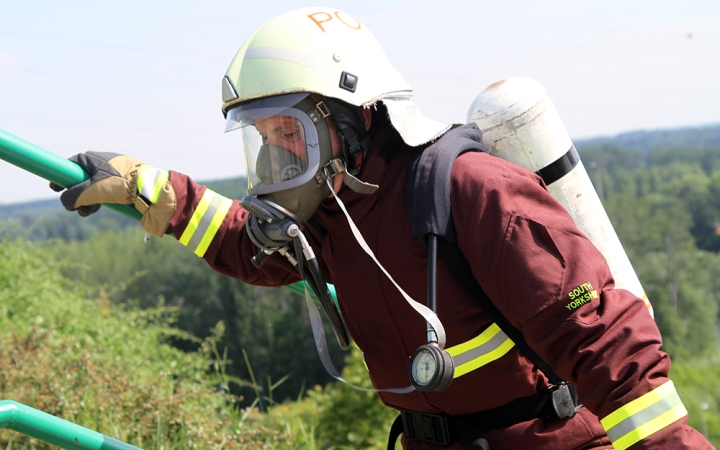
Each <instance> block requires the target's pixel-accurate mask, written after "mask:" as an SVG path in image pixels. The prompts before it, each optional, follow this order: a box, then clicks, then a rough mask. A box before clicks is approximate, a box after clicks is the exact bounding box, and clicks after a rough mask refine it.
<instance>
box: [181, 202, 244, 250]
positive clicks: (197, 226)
mask: <svg viewBox="0 0 720 450" xmlns="http://www.w3.org/2000/svg"><path fill="white" fill-rule="evenodd" d="M231 206H232V200H230V199H229V198H226V197H223V196H222V195H219V194H217V193H216V192H214V191H211V190H210V189H206V190H205V193H204V194H203V196H202V198H201V199H200V203H198V205H197V207H196V208H195V212H194V213H193V215H192V217H191V218H190V222H188V225H187V227H185V231H184V232H183V234H182V236H180V243H181V244H183V245H185V246H187V247H188V248H189V249H191V250H192V251H193V252H194V253H195V254H196V255H198V256H200V257H202V256H204V255H205V252H206V251H207V249H208V247H210V243H211V242H212V240H213V238H214V237H215V234H216V233H217V231H218V230H219V229H220V225H222V223H223V220H225V216H227V213H228V211H230V207H231Z"/></svg>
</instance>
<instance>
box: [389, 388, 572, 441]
mask: <svg viewBox="0 0 720 450" xmlns="http://www.w3.org/2000/svg"><path fill="white" fill-rule="evenodd" d="M581 406H582V405H581V404H580V403H579V401H578V397H577V389H576V388H575V386H573V385H571V384H567V383H564V384H560V385H556V386H551V387H550V388H548V389H545V390H543V391H541V392H538V393H537V394H534V395H530V396H528V397H522V398H519V399H517V400H514V401H512V402H510V403H508V404H507V405H502V406H498V407H497V408H493V409H489V410H487V411H480V412H476V413H471V414H464V415H460V416H449V415H446V414H428V413H423V412H418V411H410V410H406V409H403V410H401V411H400V415H399V416H398V417H397V418H396V419H395V421H394V422H393V424H392V427H391V428H390V436H389V438H388V450H392V449H394V448H395V442H396V441H397V438H398V437H399V436H400V433H403V434H404V435H405V438H406V439H411V440H417V441H423V442H429V443H433V444H438V445H448V444H450V443H452V442H458V443H460V444H463V445H466V446H468V447H470V448H473V449H478V450H488V449H489V446H488V443H487V437H486V436H485V431H486V430H495V429H498V428H506V427H509V426H511V425H515V424H518V423H522V422H526V421H528V420H532V419H564V418H568V417H572V416H574V415H575V413H576V412H577V411H578V410H579V409H580V407H581Z"/></svg>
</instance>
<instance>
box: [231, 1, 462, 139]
mask: <svg viewBox="0 0 720 450" xmlns="http://www.w3.org/2000/svg"><path fill="white" fill-rule="evenodd" d="M295 92H309V93H316V94H319V95H322V96H324V97H331V98H335V99H339V100H342V101H344V102H346V103H349V104H350V105H354V106H364V107H368V106H370V105H372V104H374V103H376V102H378V101H382V102H383V103H384V104H385V105H386V106H387V108H388V115H389V118H390V121H391V122H392V124H393V126H394V127H395V128H396V129H397V130H398V132H399V133H400V135H401V136H402V138H403V140H404V141H405V142H406V143H407V144H408V145H411V146H417V145H421V144H424V143H426V142H429V141H431V140H433V139H436V138H437V137H439V136H441V135H442V134H443V133H444V132H445V131H446V130H447V128H448V127H446V126H444V125H442V124H440V123H438V122H435V121H432V120H430V119H428V118H427V117H425V116H424V115H422V113H420V111H419V110H418V109H417V107H416V106H415V104H414V103H413V102H412V101H411V100H410V98H411V97H412V88H411V87H410V85H409V84H408V83H407V81H405V79H403V77H402V76H401V75H400V74H399V73H398V72H397V70H395V68H394V67H392V65H391V64H390V62H389V61H388V59H387V56H386V55H385V52H384V51H383V49H382V47H381V46H380V44H379V43H378V42H377V40H376V39H375V37H374V36H373V35H372V34H371V33H370V31H368V29H367V28H366V27H365V26H364V25H362V24H361V23H360V22H359V21H358V20H357V19H355V18H354V17H352V16H350V15H349V14H347V13H344V12H342V11H338V10H336V9H333V8H304V9H298V10H295V11H291V12H288V13H285V14H283V15H281V16H279V17H276V18H274V19H272V20H270V21H269V22H267V23H266V24H264V25H263V26H261V27H260V28H259V29H257V30H256V31H255V32H254V33H253V34H252V35H251V36H250V37H249V38H248V39H247V40H246V41H245V43H244V44H243V45H242V47H240V50H238V52H237V54H236V55H235V58H234V59H233V61H232V63H231V64H230V67H229V68H228V70H227V72H226V74H225V77H224V78H223V81H222V99H223V112H224V113H227V111H228V110H230V109H231V108H233V107H234V106H235V105H238V104H240V103H244V102H247V101H249V100H255V99H258V98H264V97H270V96H275V95H282V94H289V93H295Z"/></svg>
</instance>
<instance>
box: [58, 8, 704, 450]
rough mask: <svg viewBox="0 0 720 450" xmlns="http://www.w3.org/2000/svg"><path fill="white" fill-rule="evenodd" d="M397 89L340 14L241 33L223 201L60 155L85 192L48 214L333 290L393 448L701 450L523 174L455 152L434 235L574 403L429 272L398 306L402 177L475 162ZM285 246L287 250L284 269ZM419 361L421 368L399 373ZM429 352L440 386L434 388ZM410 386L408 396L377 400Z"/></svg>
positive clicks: (603, 269)
mask: <svg viewBox="0 0 720 450" xmlns="http://www.w3.org/2000/svg"><path fill="white" fill-rule="evenodd" d="M411 92H412V91H411V88H410V86H409V85H408V84H407V82H406V81H405V80H404V79H403V78H402V77H401V76H400V74H399V73H398V72H397V71H396V70H395V69H394V68H393V67H392V66H391V65H390V63H389V62H388V60H387V58H386V56H385V54H384V52H383V50H382V48H381V47H380V45H379V44H378V42H377V41H376V40H375V38H374V37H373V36H372V35H371V34H370V32H369V31H368V30H367V28H365V26H364V25H362V24H361V23H360V22H359V21H358V20H356V19H355V18H353V17H352V16H351V15H349V14H347V13H344V12H341V11H337V10H335V9H330V8H309V9H301V10H296V11H292V12H289V13H286V14H284V15H281V16H279V17H277V18H275V19H273V20H271V21H269V22H268V23H266V24H265V25H263V26H262V27H260V28H259V29H258V30H257V31H255V32H254V33H253V34H252V35H251V36H250V37H249V38H248V39H247V40H246V41H245V43H244V44H243V45H242V47H241V48H240V50H239V51H238V53H237V54H236V56H235V58H234V59H233V61H232V63H231V65H230V67H229V69H228V71H227V73H226V75H225V77H223V79H222V96H223V108H222V109H223V113H224V114H225V116H226V119H227V130H228V131H233V132H234V133H235V134H238V135H240V134H242V136H243V142H244V157H245V160H246V161H245V162H246V167H247V176H248V184H249V189H248V196H247V197H245V198H244V199H243V200H242V201H241V202H240V201H237V200H230V199H227V198H224V197H222V196H221V195H219V194H217V193H215V192H212V191H211V190H209V189H207V188H206V187H204V186H202V185H199V184H197V183H195V182H194V181H193V180H192V179H190V178H189V177H188V176H187V175H184V174H181V173H178V172H174V171H165V170H159V169H156V168H153V167H149V166H148V165H146V164H144V163H142V162H141V161H138V160H135V159H133V158H130V157H128V156H123V155H115V154H108V153H92V152H89V153H84V154H80V155H76V156H75V157H73V158H72V159H73V160H74V161H75V162H77V163H78V164H80V165H81V166H83V167H84V168H85V169H86V170H87V171H88V173H89V174H90V175H91V178H90V179H89V180H87V181H86V182H84V183H83V184H80V185H78V186H75V187H72V188H70V189H68V190H66V191H65V192H63V193H62V195H61V201H62V203H63V205H64V206H65V207H66V208H67V209H69V210H78V212H80V213H81V214H82V215H88V214H91V213H92V212H94V211H95V210H97V207H98V206H97V205H98V204H99V203H103V202H109V203H125V204H133V205H135V207H136V208H137V209H138V210H139V211H140V212H142V213H143V220H142V223H141V225H142V227H143V228H144V229H145V230H146V231H147V232H148V233H150V234H153V235H156V236H162V235H165V234H171V235H173V236H175V237H176V238H177V239H178V240H179V241H180V242H181V243H182V244H183V245H185V246H187V247H188V248H189V249H190V250H191V251H193V252H194V253H196V254H197V255H198V256H200V257H202V258H204V259H205V260H206V261H207V263H208V264H209V265H210V266H211V267H213V268H214V269H215V270H217V271H219V272H222V273H223V274H226V275H228V276H232V277H235V278H238V279H240V280H243V281H244V282H247V283H251V284H254V285H261V286H283V285H287V284H290V283H293V282H297V281H299V280H301V279H302V275H301V273H300V271H299V270H298V267H296V264H297V265H298V266H300V268H301V269H302V268H303V267H304V264H303V261H302V259H303V258H310V259H312V260H313V261H316V262H317V265H318V268H319V272H320V273H319V274H318V277H316V278H315V279H314V280H315V283H314V284H315V288H316V289H318V290H319V291H322V286H321V284H322V282H323V281H328V282H331V283H333V284H334V285H335V287H336V289H337V295H338V302H339V307H340V310H341V313H342V318H343V320H344V324H345V326H346V328H347V332H349V335H350V336H351V337H352V339H353V340H354V342H355V343H356V344H357V345H358V347H359V348H360V349H361V350H362V352H363V354H364V357H365V361H366V363H367V367H368V370H369V376H370V378H371V379H372V382H373V385H374V386H375V387H376V389H377V390H378V391H379V395H380V398H381V399H382V401H383V402H384V403H385V404H386V405H388V406H390V407H393V408H396V409H398V410H404V411H405V413H404V414H405V420H403V421H402V422H398V423H400V424H401V425H402V428H403V435H404V436H403V438H402V442H403V446H404V448H407V449H434V448H452V449H462V448H468V447H472V448H487V446H488V445H489V447H490V448H492V449H493V450H499V449H518V448H533V449H576V448H616V449H625V448H632V449H650V448H652V449H657V448H667V449H670V448H672V449H680V448H688V449H710V448H712V446H711V445H710V444H709V443H708V442H707V441H706V440H705V439H704V438H703V436H702V435H701V434H699V433H698V432H697V431H695V430H694V429H692V428H690V427H689V426H688V425H687V411H686V410H685V408H684V406H683V404H682V402H681V400H680V398H679V397H678V395H677V392H676V391H675V388H674V386H673V384H672V381H670V380H669V378H668V371H669V369H670V360H669V357H668V356H667V355H666V354H665V353H663V352H662V351H661V350H660V346H661V337H660V333H659V331H658V328H657V326H656V325H655V323H654V321H653V320H652V318H651V317H650V315H649V314H648V312H647V309H646V307H645V305H644V303H643V301H642V300H641V299H639V298H637V297H635V296H634V295H632V294H631V293H630V292H628V291H625V290H621V289H614V283H613V279H612V276H611V273H610V271H609V269H608V266H607V264H606V262H605V260H604V258H603V257H602V255H601V254H600V253H599V252H598V251H597V250H596V248H595V247H594V246H593V245H592V244H591V243H590V241H589V240H588V239H587V238H586V237H585V236H584V235H583V234H582V233H581V232H579V231H578V230H577V228H576V226H575V224H574V222H573V220H572V218H571V217H570V216H569V215H568V213H567V212H566V211H565V210H564V209H563V208H562V206H561V205H560V204H559V203H558V202H557V201H555V200H554V199H553V197H552V196H551V195H550V194H549V193H548V191H547V189H546V186H545V184H544V183H543V181H542V180H541V179H540V178H539V177H538V176H537V175H536V174H534V173H532V172H530V171H528V170H525V169H523V168H521V167H519V166H516V165H514V164H512V163H509V162H507V161H504V160H502V159H499V158H496V157H493V156H491V155H490V154H488V153H487V152H483V151H471V152H467V153H463V154H461V155H459V156H458V157H457V159H456V160H455V161H454V164H453V165H452V166H451V172H449V174H448V181H449V186H450V205H452V208H451V219H452V226H453V230H454V234H455V239H456V242H457V247H458V248H459V249H460V250H461V252H462V255H463V256H464V258H465V259H466V260H467V261H468V263H469V265H470V268H471V271H472V275H473V277H474V279H475V280H476V281H477V282H478V283H479V284H480V285H481V286H482V288H483V290H484V291H485V292H486V293H487V296H488V297H489V298H490V299H491V301H492V303H493V304H494V305H495V306H496V307H497V309H498V310H499V311H500V312H501V314H502V315H503V316H504V317H505V318H506V319H507V321H508V322H509V323H510V324H511V325H512V326H513V327H514V328H515V329H517V330H519V331H520V332H521V333H522V335H523V336H524V339H525V340H526V342H527V344H528V346H529V347H530V348H531V349H532V350H533V351H534V352H536V353H537V355H539V356H540V357H541V358H542V360H544V361H546V362H547V363H548V364H549V366H551V367H552V370H553V371H554V372H555V373H556V374H557V375H558V376H559V377H562V379H563V380H566V381H567V382H568V383H570V384H571V386H572V389H570V391H572V392H573V394H574V393H575V391H576V393H577V397H576V396H575V395H572V396H571V397H572V399H571V400H570V403H569V404H567V402H566V404H564V406H563V401H564V400H563V398H562V397H559V398H560V401H559V402H556V401H555V400H556V399H557V397H556V396H555V394H553V393H554V392H558V384H557V383H554V382H553V381H551V380H550V379H549V377H548V376H547V375H546V374H545V373H544V372H543V371H542V370H540V369H539V368H538V367H537V365H535V364H533V362H531V359H530V358H529V357H528V355H526V354H525V353H524V352H523V351H522V350H521V349H520V348H519V345H516V344H517V343H516V342H515V341H513V340H512V339H510V338H508V336H507V335H506V334H505V333H504V329H503V328H502V327H498V326H497V324H496V321H495V320H493V318H491V316H490V315H489V314H488V313H487V312H486V311H485V310H484V309H483V308H482V307H481V306H480V305H479V303H478V301H477V299H476V298H473V296H471V295H470V294H469V293H468V292H467V291H466V290H465V289H464V288H463V286H462V284H461V283H460V281H459V280H458V277H457V276H455V275H454V274H453V273H451V272H450V270H449V269H448V267H447V266H446V265H445V264H444V263H443V262H442V261H439V262H438V263H437V266H436V270H437V277H436V281H437V289H438V295H437V307H436V310H437V311H436V312H437V314H436V315H435V314H434V312H432V311H430V312H429V313H428V311H427V310H426V309H422V308H417V307H416V305H415V304H414V303H412V300H410V299H423V298H425V297H426V295H427V283H426V279H427V272H428V253H427V251H426V249H425V248H424V243H423V242H422V241H421V240H420V239H418V238H417V237H414V236H413V235H412V231H411V230H412V222H411V212H410V210H409V206H408V199H407V189H408V188H407V183H408V181H407V179H408V174H409V171H410V170H411V169H410V167H411V163H412V162H413V160H414V158H415V157H416V156H417V155H418V153H419V152H422V151H423V150H424V149H427V148H429V147H431V146H433V145H444V146H446V147H447V146H450V147H454V146H468V147H474V148H477V149H480V150H482V137H481V135H480V132H479V131H478V129H477V128H476V127H473V126H469V125H468V126H463V127H456V128H452V127H450V126H446V125H443V124H440V123H437V122H435V121H432V120H430V119H428V118H427V117H425V116H424V115H423V114H422V113H420V111H419V110H418V108H417V107H416V106H415V105H414V103H413V102H412V100H411ZM235 130H238V131H235ZM345 211H346V212H345ZM346 213H347V214H346ZM300 236H302V240H303V241H304V242H305V243H306V247H305V248H304V250H305V251H296V252H295V253H294V258H293V257H290V258H288V257H287V256H288V255H289V254H290V253H292V250H293V249H292V247H291V246H290V245H289V244H290V243H291V242H294V241H296V240H297V239H298V238H299V237H300ZM371 255H372V256H371ZM373 258H376V260H375V259H373ZM298 259H300V261H299V262H298ZM379 266H382V269H380V268H379ZM306 278H307V274H306ZM391 278H392V279H393V280H394V281H392V280H391ZM395 283H396V284H395ZM396 285H397V286H398V287H400V288H402V289H404V291H405V292H406V294H407V298H406V297H405V295H404V293H403V292H401V291H400V290H399V289H398V287H396ZM421 310H422V311H421ZM419 311H421V312H422V314H418V312H419ZM427 321H430V322H431V327H430V330H429V331H430V332H428V328H427V326H426V322H427ZM429 337H430V339H429ZM433 339H434V340H433ZM428 345H429V346H430V347H432V348H435V349H438V353H437V354H433V355H429V354H422V356H418V355H414V356H415V357H416V359H415V360H414V361H415V362H414V363H413V364H410V367H409V364H408V361H409V358H410V357H411V356H413V354H414V353H415V352H416V349H419V348H421V347H423V346H428ZM430 353H431V352H430ZM428 355H429V356H428ZM437 355H441V356H437ZM445 355H449V358H450V360H449V364H450V365H451V366H452V370H449V371H445V372H444V373H440V374H439V375H438V373H439V372H438V371H437V369H438V367H436V366H433V364H441V363H442V358H445V357H446V356H445ZM435 357H438V358H441V359H438V360H435V359H433V358H435ZM434 369H435V370H434ZM409 376H410V378H412V383H413V385H414V386H415V389H414V390H407V389H406V390H393V389H392V388H398V387H403V386H407V385H408V384H409V382H410V380H408V377H409ZM436 376H439V377H441V378H443V377H445V378H447V377H448V376H449V377H450V380H444V381H443V383H445V384H443V386H441V388H445V389H424V387H427V384H426V383H427V382H429V380H430V379H431V378H433V377H436ZM563 386H567V385H563ZM387 389H390V390H389V391H388V390H387ZM566 391H568V389H566ZM578 398H579V401H578ZM565 400H567V398H565ZM553 403H556V404H553ZM424 423H430V424H432V426H430V427H426V428H424V425H423V424H424Z"/></svg>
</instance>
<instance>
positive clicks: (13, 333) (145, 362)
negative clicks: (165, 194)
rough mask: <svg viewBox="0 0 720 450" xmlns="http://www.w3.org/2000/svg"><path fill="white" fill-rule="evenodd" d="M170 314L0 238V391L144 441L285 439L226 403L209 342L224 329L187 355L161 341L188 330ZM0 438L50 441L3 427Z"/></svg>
mask: <svg viewBox="0 0 720 450" xmlns="http://www.w3.org/2000/svg"><path fill="white" fill-rule="evenodd" d="M174 315H175V311H173V310H172V309H170V308H167V307H164V306H162V305H161V306H159V307H156V308H150V309H145V310H139V309H137V308H131V307H125V308H121V307H118V306H116V305H113V304H111V302H110V301H108V299H107V298H103V297H100V298H95V299H89V298H87V296H86V295H85V290H84V288H83V287H82V286H80V285H77V284H75V283H73V282H70V281H68V280H67V279H66V278H63V277H62V276H61V275H60V271H59V267H58V265H57V264H56V263H53V262H50V261H48V260H46V258H44V256H43V255H42V253H41V251H40V249H39V248H37V247H33V246H31V245H29V244H26V243H23V242H21V241H15V242H3V243H0V396H1V398H3V399H11V400H15V401H18V402H20V403H23V404H26V405H28V406H30V407H33V408H36V409H39V410H42V411H45V412H47V413H50V414H53V415H56V416H58V417H61V418H64V419H66V420H70V421H72V422H74V423H77V424H79V425H81V426H84V427H87V428H90V429H94V430H97V431H99V432H101V433H104V434H106V435H109V436H112V437H115V438H117V439H120V440H122V441H125V442H129V443H131V444H133V445H137V446H139V447H142V448H145V449H180V448H196V449H215V448H223V449H263V448H277V447H279V446H283V445H285V444H287V443H288V442H289V441H288V436H287V435H285V434H283V433H281V432H277V431H273V430H269V429H265V428H262V427H249V426H247V424H245V423H244V422H243V421H242V420H241V419H242V416H240V415H238V414H237V413H236V412H235V411H234V409H233V408H232V405H233V403H234V401H235V400H236V399H234V398H233V397H232V396H230V395H229V394H227V393H226V390H225V389H223V388H222V387H223V386H225V383H224V382H226V381H227V380H226V379H224V378H223V376H222V373H223V361H222V360H221V359H219V355H218V352H217V351H216V348H215V342H216V341H217V339H218V335H219V334H220V332H221V327H220V328H217V330H216V332H215V335H214V336H213V337H211V338H210V339H207V340H205V341H204V342H202V343H201V345H200V350H199V351H198V352H194V353H184V352H182V351H180V350H177V349H176V348H174V347H172V346H170V345H169V344H168V343H167V340H168V338H169V337H171V336H174V337H176V338H177V337H183V338H190V337H189V336H185V335H183V334H182V333H181V332H179V331H178V330H177V329H175V328H173V327H172V326H171V325H172V322H173V320H174V319H173V316H174ZM211 368H214V369H215V370H208V369H211ZM0 445H4V446H5V448H8V449H9V448H16V449H17V448H24V449H36V448H37V449H39V448H49V447H48V446H47V445H46V444H43V443H39V442H37V441H36V440H34V439H30V438H27V437H24V436H21V435H19V434H17V433H14V432H9V431H3V432H2V433H0Z"/></svg>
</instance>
